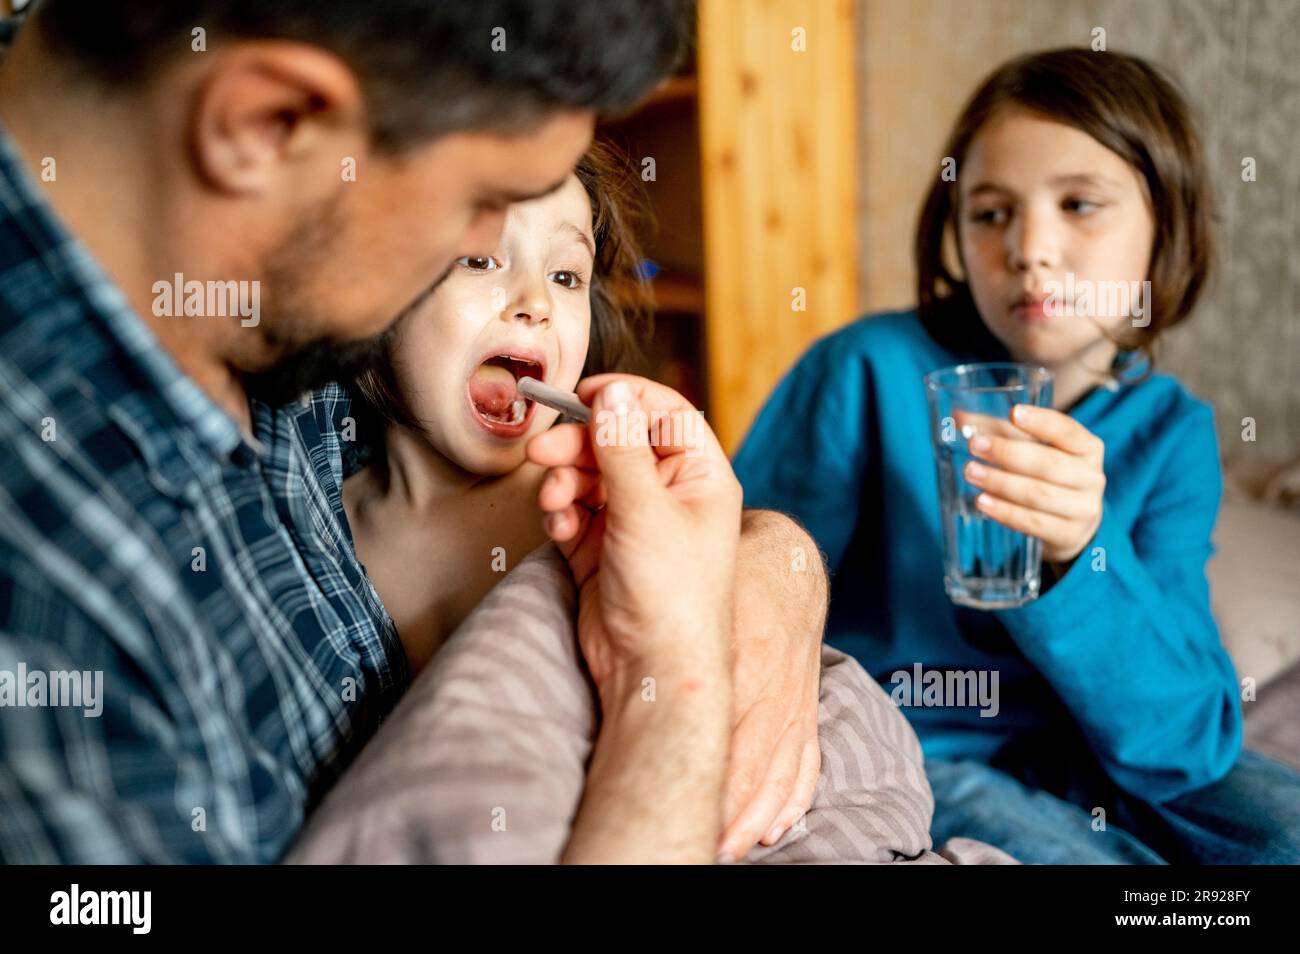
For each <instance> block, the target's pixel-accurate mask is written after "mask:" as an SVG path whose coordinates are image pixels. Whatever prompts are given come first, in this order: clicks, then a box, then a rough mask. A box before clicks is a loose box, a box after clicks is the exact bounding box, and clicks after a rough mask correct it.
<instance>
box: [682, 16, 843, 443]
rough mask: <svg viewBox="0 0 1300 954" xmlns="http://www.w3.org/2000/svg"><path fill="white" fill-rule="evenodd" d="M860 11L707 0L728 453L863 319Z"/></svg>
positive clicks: (717, 356) (709, 243)
mask: <svg viewBox="0 0 1300 954" xmlns="http://www.w3.org/2000/svg"><path fill="white" fill-rule="evenodd" d="M854 16H855V12H854V4H853V2H852V0H802V2H801V0H702V2H701V3H700V31H699V86H700V139H701V143H700V145H701V152H702V156H703V161H702V176H703V186H704V188H703V192H704V246H705V262H706V267H705V296H706V305H707V320H706V329H707V330H706V336H707V354H708V366H709V390H710V394H709V405H710V408H711V412H712V413H711V417H712V423H713V426H714V428H715V429H716V431H717V433H718V436H719V438H720V439H721V441H722V444H723V446H724V448H726V449H727V450H728V452H731V451H733V450H734V449H735V447H736V446H737V445H738V444H739V442H740V439H741V438H742V437H743V436H744V432H745V430H746V429H747V428H748V426H749V424H750V422H751V421H752V419H753V417H754V414H755V413H756V412H757V411H758V409H759V407H760V406H761V405H762V402H763V401H764V400H765V399H766V398H767V397H768V395H769V394H770V393H771V391H772V388H773V387H774V386H775V385H776V383H777V381H778V380H779V379H780V377H781V375H782V374H783V373H784V372H785V371H786V370H787V369H788V368H789V367H790V365H791V364H792V363H793V362H794V360H795V359H796V358H797V357H798V356H799V354H800V353H802V352H803V351H804V350H805V349H806V348H807V346H808V345H809V344H811V343H812V342H813V341H814V340H815V339H817V338H818V337H821V336H822V335H823V334H825V333H826V332H828V331H830V330H832V329H834V328H836V327H839V326H840V325H842V324H844V323H845V322H846V321H848V320H850V319H851V318H853V317H854V316H855V314H856V312H857V297H858V295H857V218H856V211H857V159H856V147H857V106H856V103H857V88H856V77H855V71H854V52H855V39H856V33H855V29H854ZM796 30H802V31H803V42H804V49H802V50H800V49H797V48H796V46H797V37H796V35H795V32H794V31H796ZM796 289H803V296H804V304H805V306H806V310H796V307H795V306H796V304H797V300H796V297H795V295H796V293H795V290H796Z"/></svg>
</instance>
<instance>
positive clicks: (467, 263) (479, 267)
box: [456, 255, 499, 272]
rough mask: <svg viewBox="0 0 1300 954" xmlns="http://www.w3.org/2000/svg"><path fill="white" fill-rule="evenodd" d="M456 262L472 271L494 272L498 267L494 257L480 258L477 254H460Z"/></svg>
mask: <svg viewBox="0 0 1300 954" xmlns="http://www.w3.org/2000/svg"><path fill="white" fill-rule="evenodd" d="M456 264H457V265H460V266H461V267H462V268H468V269H469V270H470V271H472V272H494V271H496V270H497V268H498V267H499V266H498V265H497V260H496V259H495V258H490V257H489V258H482V257H480V256H477V255H462V256H461V257H460V258H458V259H456Z"/></svg>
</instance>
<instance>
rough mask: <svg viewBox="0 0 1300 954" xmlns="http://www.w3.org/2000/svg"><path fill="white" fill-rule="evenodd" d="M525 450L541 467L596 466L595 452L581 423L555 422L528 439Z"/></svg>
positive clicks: (531, 459)
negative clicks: (546, 429) (553, 425)
mask: <svg viewBox="0 0 1300 954" xmlns="http://www.w3.org/2000/svg"><path fill="white" fill-rule="evenodd" d="M525 452H526V453H527V455H528V459H529V460H530V461H532V462H533V463H534V464H540V465H541V466H543V467H578V468H581V469H583V470H594V469H595V467H596V454H595V452H594V451H593V450H592V448H591V440H590V439H589V437H588V431H587V428H586V427H585V426H584V425H582V424H557V425H556V426H555V427H552V428H551V429H550V430H548V431H544V432H543V433H541V434H538V435H537V436H536V437H534V438H533V439H532V440H530V441H529V442H528V445H527V447H526V448H525Z"/></svg>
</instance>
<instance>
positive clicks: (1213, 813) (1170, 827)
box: [925, 750, 1300, 865]
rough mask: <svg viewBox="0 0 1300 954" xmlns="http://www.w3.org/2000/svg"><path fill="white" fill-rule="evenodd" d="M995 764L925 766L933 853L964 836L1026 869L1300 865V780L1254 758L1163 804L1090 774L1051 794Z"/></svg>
mask: <svg viewBox="0 0 1300 954" xmlns="http://www.w3.org/2000/svg"><path fill="white" fill-rule="evenodd" d="M994 761H995V764H994V765H986V764H984V763H982V762H973V761H947V760H943V759H927V760H926V763H925V769H926V774H927V775H928V776H929V779H930V787H931V788H932V789H933V790H934V801H935V807H934V822H933V825H932V827H931V834H932V836H933V838H934V843H935V844H936V845H941V844H943V842H944V841H946V840H947V839H949V838H952V837H954V836H961V835H964V836H966V837H968V838H977V839H979V840H980V841H984V842H987V843H988V844H991V845H995V846H997V847H998V848H1001V849H1002V850H1003V851H1005V852H1007V853H1008V854H1010V855H1012V856H1014V857H1015V858H1016V859H1018V860H1020V861H1022V862H1025V863H1027V864H1156V865H1159V864H1300V772H1296V770H1295V769H1292V768H1290V767H1288V766H1286V765H1283V764H1281V763H1279V762H1275V761H1273V760H1272V759H1269V758H1266V757H1264V756H1262V755H1258V754H1256V753H1254V752H1248V751H1244V750H1243V751H1242V753H1241V756H1240V757H1239V758H1238V759H1237V764H1236V765H1235V766H1234V767H1233V769H1232V771H1231V772H1229V773H1228V774H1227V775H1226V776H1224V777H1223V778H1222V779H1220V780H1219V781H1217V782H1215V783H1213V784H1211V785H1207V786H1205V787H1204V788H1200V789H1197V790H1196V791H1193V792H1188V793H1187V794H1185V795H1181V796H1179V797H1178V798H1176V799H1174V800H1172V801H1170V802H1165V803H1163V804H1152V803H1150V802H1144V801H1142V800H1141V799H1138V798H1135V797H1134V796H1132V795H1129V794H1128V793H1126V792H1123V791H1121V790H1120V789H1118V788H1116V787H1115V786H1114V785H1113V784H1112V783H1110V782H1109V780H1108V779H1106V778H1105V777H1104V775H1102V774H1101V773H1100V770H1099V769H1098V768H1097V767H1096V766H1095V765H1090V766H1089V770H1088V771H1086V772H1084V773H1082V774H1080V773H1078V772H1074V773H1072V774H1071V776H1070V777H1068V778H1064V779H1063V778H1061V777H1059V776H1058V777H1055V778H1052V779H1051V780H1050V783H1049V787H1051V788H1055V789H1056V790H1055V791H1049V790H1048V788H1044V787H1039V786H1040V785H1041V784H1043V781H1044V779H1042V778H1039V777H1037V774H1036V773H1035V772H1034V770H1033V768H1032V766H1029V765H1025V764H1017V763H1016V761H1015V760H1014V759H1011V760H1009V761H1008V763H1007V764H1003V765H997V762H998V760H996V759H995V760H994ZM1097 808H1103V809H1105V819H1104V820H1105V828H1104V830H1101V831H1098V830H1095V822H1094V818H1095V814H1094V812H1095V809H1097Z"/></svg>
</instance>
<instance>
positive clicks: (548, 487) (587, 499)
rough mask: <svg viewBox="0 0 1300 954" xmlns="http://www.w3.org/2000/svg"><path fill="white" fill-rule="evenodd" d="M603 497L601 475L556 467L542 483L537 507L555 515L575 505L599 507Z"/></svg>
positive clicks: (589, 471)
mask: <svg viewBox="0 0 1300 954" xmlns="http://www.w3.org/2000/svg"><path fill="white" fill-rule="evenodd" d="M602 496H603V493H602V490H601V486H600V474H599V473H597V472H595V471H591V470H580V469H578V468H577V467H567V466H566V467H556V468H554V469H552V470H551V472H550V473H548V474H547V475H546V478H545V479H544V480H543V481H542V487H541V490H539V491H538V493H537V505H538V507H540V508H541V510H542V512H543V513H555V512H557V511H560V510H564V509H565V508H567V507H569V506H571V505H572V504H574V503H582V504H584V505H586V506H589V507H599V506H600V502H599V501H600V498H601V497H602Z"/></svg>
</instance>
